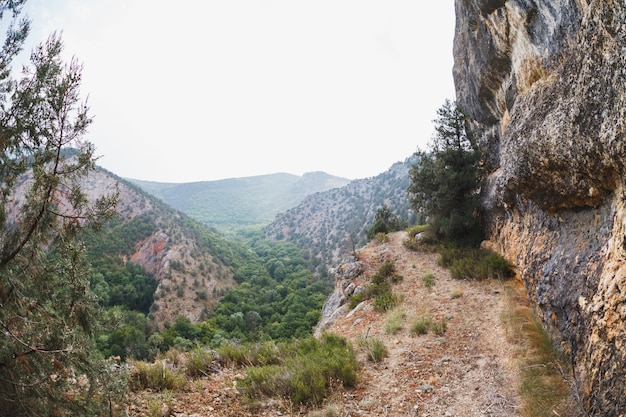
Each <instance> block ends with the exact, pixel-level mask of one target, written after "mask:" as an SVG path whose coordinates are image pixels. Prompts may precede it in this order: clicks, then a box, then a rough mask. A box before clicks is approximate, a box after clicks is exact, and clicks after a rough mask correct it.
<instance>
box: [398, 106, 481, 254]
mask: <svg viewBox="0 0 626 417" xmlns="http://www.w3.org/2000/svg"><path fill="white" fill-rule="evenodd" d="M434 123H435V135H434V136H433V139H432V141H431V143H430V144H429V147H430V149H429V151H428V152H424V151H419V152H417V153H416V155H417V156H418V157H419V159H418V162H417V163H416V164H415V165H413V166H412V167H411V170H410V171H409V176H410V185H409V188H408V191H409V199H410V201H411V205H412V207H413V209H414V210H415V211H416V212H418V213H420V214H422V215H423V216H424V217H426V219H427V220H428V222H429V223H430V225H431V230H432V231H433V233H434V234H435V235H437V236H438V237H440V238H444V239H450V240H456V241H465V242H468V241H469V242H471V243H473V242H474V241H476V240H479V239H480V237H481V235H482V233H481V222H480V215H479V195H478V190H479V187H480V182H481V170H480V161H481V152H480V148H479V146H478V144H477V142H476V140H475V138H474V137H473V136H472V134H471V132H470V131H469V130H468V129H467V127H466V116H465V115H464V114H463V112H462V111H461V109H460V108H459V107H458V105H457V104H456V103H455V102H450V101H449V100H446V101H445V103H444V104H443V106H442V107H441V108H440V109H439V110H437V118H436V119H435V120H434Z"/></svg>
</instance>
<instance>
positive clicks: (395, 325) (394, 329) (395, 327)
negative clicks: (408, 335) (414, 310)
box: [385, 309, 406, 334]
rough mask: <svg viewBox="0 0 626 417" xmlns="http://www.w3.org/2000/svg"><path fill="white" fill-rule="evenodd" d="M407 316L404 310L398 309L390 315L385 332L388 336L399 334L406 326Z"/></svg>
mask: <svg viewBox="0 0 626 417" xmlns="http://www.w3.org/2000/svg"><path fill="white" fill-rule="evenodd" d="M405 317H406V314H405V312H404V310H402V309H397V310H394V311H392V312H391V313H389V316H388V317H387V320H386V321H385V332H386V333H388V334H397V333H399V332H400V330H402V328H403V326H404V318H405Z"/></svg>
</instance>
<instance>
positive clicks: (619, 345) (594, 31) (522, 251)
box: [454, 0, 626, 416]
mask: <svg viewBox="0 0 626 417" xmlns="http://www.w3.org/2000/svg"><path fill="white" fill-rule="evenodd" d="M456 10H457V21H456V35H455V46H454V56H455V65H454V78H455V84H456V90H457V100H458V102H459V104H460V105H461V106H462V107H463V108H464V110H465V111H466V112H467V113H468V114H469V116H470V117H471V119H472V120H471V125H472V127H473V128H474V130H475V131H476V132H477V133H478V135H479V137H480V140H481V144H482V145H483V146H484V147H485V149H486V150H487V153H488V156H489V163H490V167H489V168H490V175H489V178H488V182H487V186H486V187H484V188H483V190H482V192H483V194H482V195H483V202H484V206H485V208H486V209H487V211H488V236H489V239H490V241H491V242H490V244H491V247H493V248H496V249H498V250H499V251H500V252H501V253H502V254H504V255H505V256H506V257H507V258H508V259H509V260H511V261H512V262H514V263H515V264H516V265H517V269H518V271H519V273H520V275H521V278H522V280H523V282H524V284H525V285H526V288H527V290H528V293H529V294H530V296H531V299H532V300H533V302H534V304H535V307H536V308H537V311H538V312H539V314H540V315H541V316H542V318H543V320H544V323H545V324H546V325H547V326H548V328H549V329H550V331H551V332H552V333H553V334H554V335H555V336H557V337H558V338H559V339H560V340H561V341H562V343H563V345H564V347H565V348H566V349H567V350H568V351H569V352H570V353H571V356H572V363H573V364H574V370H575V373H576V377H577V379H578V381H579V387H578V389H579V391H580V392H579V394H580V396H581V398H582V399H583V403H584V407H585V408H586V410H587V412H588V414H589V415H591V416H600V415H602V416H618V415H624V414H625V413H626V397H625V396H624V392H626V383H625V381H626V367H625V366H624V365H625V364H626V326H624V323H625V320H626V308H624V305H626V243H625V242H626V240H625V238H624V236H626V187H625V181H624V178H626V175H625V174H626V172H625V171H626V170H625V167H624V161H625V160H626V137H625V136H626V135H625V132H626V4H625V3H624V2H623V1H617V0H599V1H594V2H589V1H587V0H551V1H526V0H508V1H503V0H492V1H489V0H456Z"/></svg>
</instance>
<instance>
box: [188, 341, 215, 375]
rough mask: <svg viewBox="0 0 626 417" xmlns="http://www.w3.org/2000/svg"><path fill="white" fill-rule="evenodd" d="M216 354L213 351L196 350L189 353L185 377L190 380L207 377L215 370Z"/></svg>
mask: <svg viewBox="0 0 626 417" xmlns="http://www.w3.org/2000/svg"><path fill="white" fill-rule="evenodd" d="M217 366H218V365H217V354H216V352H215V351H212V350H207V349H204V348H196V349H194V350H192V351H191V352H189V357H188V358H187V375H189V376H190V377H192V378H195V377H200V376H209V374H212V373H215V371H216V370H217Z"/></svg>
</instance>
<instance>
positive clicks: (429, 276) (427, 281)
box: [422, 272, 435, 288]
mask: <svg viewBox="0 0 626 417" xmlns="http://www.w3.org/2000/svg"><path fill="white" fill-rule="evenodd" d="M422 282H423V283H424V287H426V288H432V287H434V286H435V275H434V274H433V273H432V272H427V273H425V274H424V276H422Z"/></svg>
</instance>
